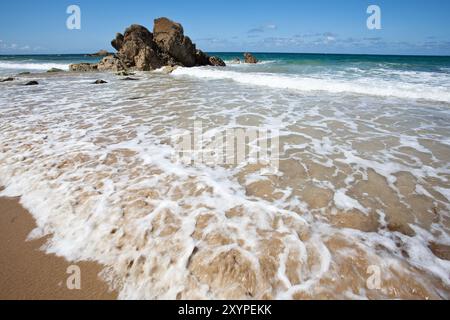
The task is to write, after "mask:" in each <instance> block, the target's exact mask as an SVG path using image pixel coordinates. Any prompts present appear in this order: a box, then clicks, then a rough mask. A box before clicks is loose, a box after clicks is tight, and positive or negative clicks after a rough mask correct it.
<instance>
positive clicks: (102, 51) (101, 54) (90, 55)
mask: <svg viewBox="0 0 450 320" xmlns="http://www.w3.org/2000/svg"><path fill="white" fill-rule="evenodd" d="M109 55H111V53H109V52H108V51H106V50H100V51H99V52H97V53H92V54H87V55H86V56H88V57H106V56H109Z"/></svg>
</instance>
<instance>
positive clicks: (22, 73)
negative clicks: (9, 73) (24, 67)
mask: <svg viewBox="0 0 450 320" xmlns="http://www.w3.org/2000/svg"><path fill="white" fill-rule="evenodd" d="M29 74H31V72H29V71H25V72H20V73H18V75H19V76H26V75H29Z"/></svg>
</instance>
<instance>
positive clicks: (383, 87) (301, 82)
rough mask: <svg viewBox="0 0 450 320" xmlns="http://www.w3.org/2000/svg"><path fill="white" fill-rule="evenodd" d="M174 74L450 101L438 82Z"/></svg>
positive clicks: (200, 71)
mask: <svg viewBox="0 0 450 320" xmlns="http://www.w3.org/2000/svg"><path fill="white" fill-rule="evenodd" d="M173 75H176V76H192V77H196V78H203V79H214V80H233V81H236V82H239V83H242V84H249V85H256V86H266V87H271V88H277V89H293V90H300V91H327V92H331V93H354V94H362V95H374V96H384V97H397V98H407V99H426V100H434V101H443V102H450V91H449V88H448V87H443V86H442V85H434V82H433V83H408V82H406V81H398V80H389V79H380V78H371V77H360V78H357V79H351V80H350V79H348V80H347V79H336V78H332V77H331V76H330V75H329V76H326V77H325V76H324V78H315V77H306V76H300V75H287V74H274V73H256V72H253V73H252V72H245V73H244V72H237V71H225V70H217V69H215V70H213V69H211V68H204V67H197V68H178V69H177V70H175V71H174V72H173ZM440 83H442V82H440Z"/></svg>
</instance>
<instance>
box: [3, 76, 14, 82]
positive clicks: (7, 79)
mask: <svg viewBox="0 0 450 320" xmlns="http://www.w3.org/2000/svg"><path fill="white" fill-rule="evenodd" d="M9 81H14V78H11V77H9V78H5V79H2V80H0V82H9Z"/></svg>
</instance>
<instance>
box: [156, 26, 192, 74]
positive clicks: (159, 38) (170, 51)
mask: <svg viewBox="0 0 450 320" xmlns="http://www.w3.org/2000/svg"><path fill="white" fill-rule="evenodd" d="M153 36H154V41H155V44H156V45H157V46H158V47H159V48H160V50H161V51H162V53H164V54H166V55H167V56H168V57H169V59H170V58H173V59H174V61H175V62H179V63H180V64H181V65H183V66H185V67H194V66H196V65H197V62H198V61H197V55H201V52H197V48H196V47H195V44H193V43H192V41H191V39H190V38H189V37H186V36H185V35H184V30H183V27H182V26H181V24H179V23H176V22H173V21H171V20H169V19H167V18H158V19H155V25H154V27H153Z"/></svg>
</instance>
